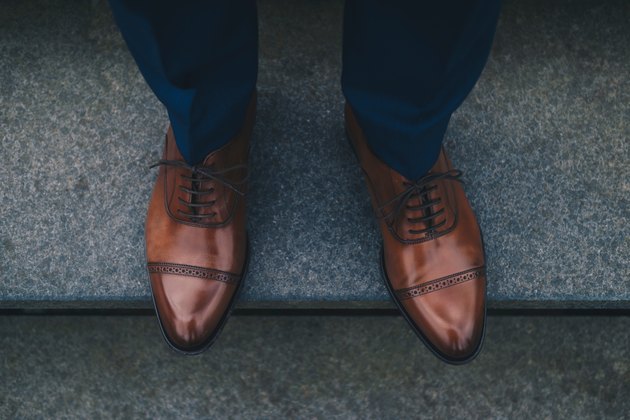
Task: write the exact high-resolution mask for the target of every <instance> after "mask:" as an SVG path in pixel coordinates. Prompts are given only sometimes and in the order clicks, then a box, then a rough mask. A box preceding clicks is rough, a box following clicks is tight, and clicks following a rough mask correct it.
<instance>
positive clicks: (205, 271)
mask: <svg viewBox="0 0 630 420" xmlns="http://www.w3.org/2000/svg"><path fill="white" fill-rule="evenodd" d="M147 268H148V270H149V273H158V274H172V275H176V276H188V277H198V278H201V279H208V280H216V281H220V282H222V283H230V284H235V283H238V281H239V280H240V278H241V276H239V275H237V274H233V273H228V272H225V271H220V270H213V269H211V268H204V267H197V266H194V265H184V264H171V263H148V264H147Z"/></svg>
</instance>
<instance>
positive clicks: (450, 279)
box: [396, 266, 486, 300]
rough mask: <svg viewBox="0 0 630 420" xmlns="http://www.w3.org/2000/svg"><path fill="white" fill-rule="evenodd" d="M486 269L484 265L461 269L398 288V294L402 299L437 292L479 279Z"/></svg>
mask: <svg viewBox="0 0 630 420" xmlns="http://www.w3.org/2000/svg"><path fill="white" fill-rule="evenodd" d="M485 270H486V269H485V266H484V267H476V268H472V269H470V270H466V271H461V272H459V273H455V274H451V275H450V276H445V277H440V278H439V279H435V280H431V281H428V282H424V283H421V284H419V285H417V286H413V287H409V288H406V289H398V290H396V295H397V296H398V299H400V300H405V299H412V298H415V297H418V296H422V295H426V294H427V293H432V292H436V291H438V290H441V289H445V288H447V287H451V286H455V285H457V284H460V283H464V282H467V281H470V280H475V279H478V278H480V277H481V276H482V275H483V274H484V273H485Z"/></svg>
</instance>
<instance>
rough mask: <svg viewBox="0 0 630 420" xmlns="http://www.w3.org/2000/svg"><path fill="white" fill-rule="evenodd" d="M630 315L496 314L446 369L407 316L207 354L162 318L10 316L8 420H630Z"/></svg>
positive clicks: (241, 331)
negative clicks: (180, 346) (176, 344)
mask: <svg viewBox="0 0 630 420" xmlns="http://www.w3.org/2000/svg"><path fill="white" fill-rule="evenodd" d="M629 341H630V318H628V317H612V318H611V317H568V318H567V317H553V318H547V317H490V318H489V319H488V333H487V338H486V342H485V346H484V349H483V351H482V353H481V354H480V355H479V357H478V358H477V359H476V360H475V361H473V362H472V363H471V364H469V365H465V366H448V365H446V364H444V363H442V362H440V361H439V360H437V359H436V358H435V357H434V356H433V355H432V354H431V353H430V352H429V351H428V350H426V349H425V348H424V347H423V346H422V345H421V344H420V342H419V340H418V339H417V338H416V337H415V335H414V334H413V332H411V330H409V328H407V326H406V325H405V323H404V321H403V320H402V318H400V317H251V316H247V317H241V316H235V317H233V318H232V319H230V321H229V322H228V324H227V325H226V328H225V330H224V331H223V334H222V335H221V338H220V339H219V340H218V341H217V343H216V344H215V345H214V347H212V348H211V349H210V350H209V351H208V352H207V353H204V354H203V355H201V356H198V357H192V358H191V357H182V356H178V355H176V354H174V353H173V352H172V351H171V350H170V349H169V348H168V347H167V346H166V344H164V343H162V337H161V336H160V333H159V332H158V326H157V323H156V320H155V319H154V318H153V317H135V318H133V317H28V316H26V317H25V316H22V317H2V316H0V348H1V349H2V358H0V360H2V361H1V362H0V377H1V378H2V380H1V381H0V417H1V418H3V419H14V418H19V419H39V418H64V419H75V418H77V419H86V418H88V419H94V418H125V419H128V418H133V419H136V418H147V419H162V418H164V419H173V418H178V419H179V418H181V419H199V418H212V419H225V418H229V419H277V418H290V419H379V420H381V419H409V418H413V419H436V418H437V419H484V420H486V419H554V420H556V419H571V420H575V419H580V420H582V419H593V420H595V419H597V420H600V419H624V418H627V415H628V412H630V399H628V395H630V349H629V348H628V345H627V344H628V342H629Z"/></svg>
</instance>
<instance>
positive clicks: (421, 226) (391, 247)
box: [346, 105, 486, 364]
mask: <svg viewBox="0 0 630 420" xmlns="http://www.w3.org/2000/svg"><path fill="white" fill-rule="evenodd" d="M346 129H347V133H348V137H349V139H350V142H351V144H352V146H353V148H354V151H355V153H356V155H357V158H358V160H359V163H360V165H361V167H362V169H363V172H364V174H365V178H366V181H367V184H368V189H369V191H370V195H371V198H372V205H373V208H374V210H375V212H376V216H377V218H378V221H379V227H380V230H381V234H382V237H383V249H382V255H381V268H382V273H383V277H384V279H385V283H386V284H387V288H388V289H389V292H390V294H391V296H392V298H393V300H394V301H395V302H396V305H397V306H398V308H399V309H400V311H401V312H402V314H403V316H404V317H405V319H406V320H407V322H408V323H409V324H410V325H411V327H412V329H413V330H414V331H415V333H416V334H417V335H418V337H420V339H421V340H422V341H423V342H424V343H425V344H426V345H427V347H428V348H429V349H430V350H432V351H433V352H434V354H436V355H437V356H438V357H439V358H440V359H442V360H444V361H446V362H448V363H452V364H461V363H465V362H468V361H470V360H472V359H473V358H474V357H475V356H476V355H477V354H478V353H479V350H480V349H481V343H482V340H483V335H484V330H485V314H486V309H485V296H486V273H485V256H484V251H483V242H482V238H481V230H480V228H479V225H478V224H477V220H476V218H475V215H474V213H473V210H472V208H471V207H470V204H469V203H468V200H467V199H466V196H465V194H464V190H463V188H462V185H461V182H460V176H461V172H460V171H458V170H455V169H453V167H452V165H451V162H450V161H449V160H448V158H447V157H446V154H445V153H444V150H442V151H441V153H440V155H439V158H438V160H437V162H436V163H435V165H434V166H433V167H432V168H431V170H430V171H429V172H428V173H427V174H426V175H425V176H423V177H422V178H420V179H418V180H415V181H414V180H409V179H407V178H405V177H404V176H402V175H401V174H399V173H398V172H396V171H395V170H393V169H391V168H390V167H388V166H387V165H386V164H385V163H383V162H382V161H381V160H380V159H379V158H378V157H376V156H375V155H374V154H373V153H372V151H371V150H370V148H369V146H368V144H367V143H366V141H365V138H364V134H363V132H362V131H361V128H360V126H359V124H358V122H357V120H356V118H355V116H354V114H353V112H352V109H351V108H350V106H349V105H346Z"/></svg>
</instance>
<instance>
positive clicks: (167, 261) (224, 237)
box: [145, 94, 256, 354]
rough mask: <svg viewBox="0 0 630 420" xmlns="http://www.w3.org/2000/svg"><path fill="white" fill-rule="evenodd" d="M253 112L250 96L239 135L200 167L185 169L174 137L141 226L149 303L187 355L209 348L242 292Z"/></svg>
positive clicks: (169, 136) (166, 332)
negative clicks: (148, 284) (148, 285)
mask: <svg viewBox="0 0 630 420" xmlns="http://www.w3.org/2000/svg"><path fill="white" fill-rule="evenodd" d="M255 109H256V97H255V94H254V95H253V96H252V100H251V103H250V105H249V108H248V110H247V115H246V118H245V121H244V124H243V126H242V129H241V130H240V132H239V133H237V135H236V136H235V137H234V138H232V139H231V140H230V141H229V142H228V143H227V144H226V145H225V146H223V147H221V148H220V149H218V150H216V151H214V152H212V153H210V154H209V155H208V156H206V158H205V159H204V160H203V162H202V163H200V164H198V165H194V166H191V165H189V164H187V163H186V162H185V160H184V158H183V157H182V155H181V154H180V152H179V150H178V148H177V144H176V143H175V138H174V135H173V131H172V129H171V128H169V130H168V132H167V135H166V145H165V147H164V155H163V159H162V160H160V161H159V162H158V163H157V164H156V165H154V166H159V174H158V178H157V182H156V184H155V187H154V189H153V195H152V197H151V202H150V204H149V210H148V214H147V220H146V227H145V240H146V257H147V268H148V271H149V277H150V281H151V291H152V295H153V303H154V306H155V310H156V313H157V316H158V320H159V323H160V328H161V330H162V333H163V335H164V338H165V339H166V341H167V343H168V344H169V345H170V346H171V347H172V348H173V349H175V350H177V351H179V352H181V353H184V354H196V353H200V352H202V351H204V350H205V349H207V348H208V347H210V345H211V344H212V343H213V342H214V340H215V339H216V338H217V336H218V334H219V332H220V331H221V329H222V327H223V326H224V324H225V322H226V320H227V317H228V315H229V313H230V311H231V310H232V308H233V306H234V304H235V302H236V299H237V294H238V292H239V290H240V289H241V288H242V284H243V280H244V276H245V272H246V265H247V257H248V249H247V248H248V247H247V233H246V211H245V193H246V187H247V185H246V181H247V159H248V153H249V139H250V136H251V132H252V128H253V124H254V118H255Z"/></svg>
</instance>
